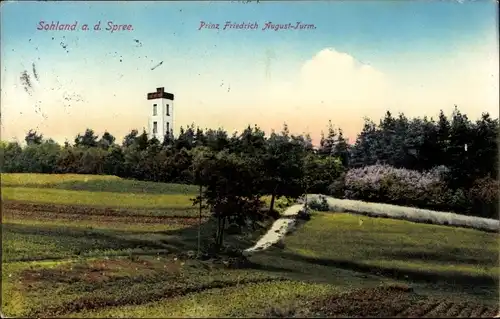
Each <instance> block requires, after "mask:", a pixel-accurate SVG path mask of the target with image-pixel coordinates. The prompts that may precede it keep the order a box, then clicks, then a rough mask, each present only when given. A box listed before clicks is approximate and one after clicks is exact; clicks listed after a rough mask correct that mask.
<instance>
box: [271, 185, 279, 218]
mask: <svg viewBox="0 0 500 319" xmlns="http://www.w3.org/2000/svg"><path fill="white" fill-rule="evenodd" d="M277 190H278V185H276V187H274V190H273V193H272V195H271V205H270V207H269V212H270V213H272V212H273V210H274V201H275V199H276V191H277Z"/></svg>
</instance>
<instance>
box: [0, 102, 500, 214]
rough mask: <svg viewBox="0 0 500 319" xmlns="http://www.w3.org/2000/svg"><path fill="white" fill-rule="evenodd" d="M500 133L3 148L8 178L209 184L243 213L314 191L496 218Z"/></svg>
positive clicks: (186, 137)
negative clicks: (262, 201) (260, 199)
mask: <svg viewBox="0 0 500 319" xmlns="http://www.w3.org/2000/svg"><path fill="white" fill-rule="evenodd" d="M498 133H499V123H498V119H493V118H491V117H490V115H489V114H483V115H482V117H481V118H480V119H477V120H476V121H472V120H470V119H469V118H468V117H467V116H466V115H465V114H462V113H461V112H460V111H459V110H458V108H455V110H454V112H453V114H452V115H451V116H450V117H447V116H445V115H444V113H443V112H442V111H441V112H440V113H439V115H438V117H437V118H436V119H433V118H427V117H423V118H411V119H409V118H407V117H406V116H405V115H404V114H399V115H398V116H397V117H395V116H393V115H392V114H391V113H390V112H387V113H386V114H385V116H384V117H383V118H382V119H381V120H380V121H379V123H378V124H377V123H375V122H373V121H372V120H370V119H365V124H364V127H363V129H362V131H361V132H360V134H359V135H358V137H357V139H356V141H355V143H354V144H353V145H350V144H349V143H347V141H346V139H345V138H344V136H343V134H342V130H341V129H340V128H336V127H334V125H333V124H332V123H331V122H330V123H329V125H328V130H327V132H325V134H323V135H322V138H321V143H320V145H319V146H318V147H314V146H313V144H312V142H311V138H310V137H309V136H307V135H293V134H290V132H289V130H288V127H287V125H286V124H285V125H284V126H283V128H282V130H281V132H272V133H271V134H269V135H268V136H266V134H265V133H264V132H263V131H262V130H261V129H259V127H257V126H254V127H251V126H248V127H247V128H246V129H244V130H243V131H242V132H240V133H234V134H228V132H226V131H225V130H224V129H222V128H220V129H217V130H213V129H205V130H203V129H200V128H198V127H195V125H194V124H193V125H190V126H188V127H187V128H181V129H180V133H179V134H178V136H175V138H173V137H171V136H168V135H167V136H166V137H165V140H164V142H163V143H160V142H159V141H158V140H157V139H155V138H149V137H148V136H147V134H146V132H142V133H140V132H138V131H137V130H132V131H131V132H130V133H129V134H128V135H127V136H126V137H125V138H124V139H123V141H122V142H121V143H118V142H117V141H116V139H115V137H113V135H112V134H111V133H109V132H106V133H104V134H103V135H102V136H100V137H99V136H97V135H96V134H95V132H94V131H93V130H92V129H87V130H86V131H85V132H83V133H82V134H79V135H78V136H76V138H75V139H74V142H73V143H69V142H66V143H65V144H64V145H59V144H57V143H56V142H54V141H53V140H52V139H46V138H45V137H44V136H43V135H42V134H40V133H39V132H36V131H33V130H32V131H30V132H28V133H27V135H26V137H25V142H26V145H24V146H22V145H20V144H19V143H18V142H2V144H1V146H0V147H1V151H2V154H3V156H2V158H3V162H2V163H1V164H2V165H1V170H2V172H30V173H78V174H110V175H117V176H121V177H124V178H132V179H137V180H147V181H158V182H173V183H188V184H197V185H203V186H206V188H205V192H215V193H217V192H219V193H218V194H219V195H220V192H222V189H223V188H224V189H226V190H224V191H225V192H228V190H227V189H229V188H233V189H236V190H232V191H234V192H240V193H238V194H233V195H235V196H236V197H238V196H239V197H241V198H243V197H244V198H246V199H247V201H246V202H241V203H233V204H235V205H236V204H238V205H236V206H238V207H239V206H242V205H243V206H244V205H246V204H247V203H248V201H249V200H250V198H254V199H255V198H257V197H255V196H261V195H263V194H264V195H272V198H273V201H272V204H271V207H273V205H274V199H275V198H279V197H281V196H285V197H298V196H300V195H301V194H304V193H306V192H307V193H322V194H329V195H332V196H335V197H338V198H348V199H358V200H365V201H371V202H384V203H392V204H398V205H405V206H414V207H421V208H429V209H436V210H444V211H453V212H456V213H461V214H467V215H474V216H481V217H488V218H497V217H498V213H497V212H498V200H499V197H498V189H499V188H498V187H499V186H498V162H497V159H498V146H497V145H498V144H497V139H498ZM223 184H224V185H226V186H224V187H222V186H221V185H223ZM215 193H214V194H215ZM211 198H217V196H215V195H213V196H212V197H211ZM211 205H212V206H213V205H217V203H212V204H211ZM236 206H234V207H232V209H236Z"/></svg>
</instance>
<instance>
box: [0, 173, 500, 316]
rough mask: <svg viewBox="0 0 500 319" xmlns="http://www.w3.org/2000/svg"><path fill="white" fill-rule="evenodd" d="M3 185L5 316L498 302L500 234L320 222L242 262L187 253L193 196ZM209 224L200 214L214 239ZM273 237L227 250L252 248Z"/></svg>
mask: <svg viewBox="0 0 500 319" xmlns="http://www.w3.org/2000/svg"><path fill="white" fill-rule="evenodd" d="M1 177H2V222H3V225H2V252H3V253H2V261H3V266H2V268H3V269H2V309H3V310H2V311H3V313H4V314H6V315H8V316H25V317H34V316H38V317H54V316H60V317H206V316H213V317H220V316H238V317H241V316H267V315H270V314H271V315H272V314H274V315H280V314H281V315H288V316H292V315H297V316H304V315H307V316H313V315H319V316H321V315H326V314H328V315H336V316H343V315H356V314H357V315H368V316H370V315H372V316H374V315H387V314H389V315H391V314H392V315H397V314H399V315H404V314H407V315H408V314H410V315H415V316H422V315H425V314H433V315H449V316H455V317H456V316H474V315H475V316H483V317H485V316H490V315H492V314H493V313H494V312H495V310H496V309H495V307H496V306H497V304H498V271H499V267H498V258H499V252H498V244H499V242H498V235H497V234H493V233H486V232H481V231H477V230H472V229H462V228H451V227H444V226H435V225H425V224H415V223H411V222H405V221H400V220H390V219H382V218H371V217H359V216H355V215H350V214H345V213H324V212H321V213H320V212H315V213H313V215H312V219H311V220H310V221H309V222H307V223H305V224H304V225H302V226H300V227H299V228H298V229H297V230H296V231H295V232H294V233H292V234H291V235H289V236H288V237H287V238H286V239H285V241H284V245H282V246H279V247H273V248H271V249H269V250H268V251H265V252H261V253H258V254H255V255H254V256H252V257H251V258H250V260H249V262H248V263H247V264H245V265H239V266H236V265H230V264H226V263H223V262H221V261H217V260H206V261H197V260H192V259H188V258H186V257H185V255H184V253H185V252H186V251H189V250H192V251H195V250H196V245H197V234H198V227H199V224H198V219H197V218H195V217H196V216H197V215H198V211H197V210H196V208H193V207H192V206H191V202H190V201H189V198H191V197H193V194H195V193H196V187H191V186H184V185H173V184H161V183H142V182H136V181H128V180H123V179H120V178H117V177H112V176H111V177H109V176H85V175H36V174H2V176H1ZM96 185H100V186H96ZM89 198H91V199H92V200H90V199H89ZM213 227H214V225H213V223H211V222H210V220H209V219H208V215H207V213H206V212H204V214H203V219H202V225H201V229H200V231H201V234H202V238H204V242H205V241H208V240H210V237H211V234H212V232H213ZM264 232H265V229H259V230H257V231H255V232H253V233H250V234H234V235H229V236H228V238H227V241H228V242H229V243H231V244H232V245H233V246H236V247H239V248H246V247H249V246H251V245H252V244H253V243H254V242H255V241H256V239H257V238H258V237H259V236H261V235H262V234H263V233H264ZM381 285H383V287H390V286H391V285H398V286H400V287H407V286H409V287H411V288H412V289H413V291H412V292H406V290H405V291H404V293H403V292H401V291H400V290H397V289H396V290H394V289H392V290H391V289H389V288H380V286H381ZM377 289H379V290H380V289H381V291H378V290H377ZM403 290H404V289H403ZM359 296H363V298H360V297H359ZM377 298H378V299H377ZM360 302H363V304H360ZM396 304H398V305H399V306H398V307H399V308H398V307H396ZM332 305H334V306H332ZM375 306H376V307H375ZM373 307H375V308H373ZM377 307H378V308H377ZM384 307H385V308H384ZM356 309H357V310H356ZM362 309H369V310H366V311H371V312H368V313H362V311H363V310H362ZM353 311H357V312H355V313H353ZM384 311H385V312H384Z"/></svg>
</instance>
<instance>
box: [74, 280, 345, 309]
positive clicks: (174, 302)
mask: <svg viewBox="0 0 500 319" xmlns="http://www.w3.org/2000/svg"><path fill="white" fill-rule="evenodd" d="M336 291H338V287H333V286H331V285H325V284H313V283H302V282H293V281H276V282H272V281H271V282H262V283H251V284H244V283H243V284H241V285H237V286H232V287H229V288H216V289H210V290H205V291H202V292H200V293H194V294H189V295H187V296H182V297H177V298H173V299H168V300H161V301H157V302H153V303H148V304H145V305H139V306H125V307H114V308H108V309H103V310H100V311H89V312H84V313H78V314H74V317H92V318H99V317H100V318H116V317H135V318H153V317H156V318H166V317H173V318H184V317H198V318H206V317H219V318H220V317H237V318H239V317H249V316H250V317H257V316H260V317H262V316H264V315H265V313H264V311H265V309H267V308H269V307H277V306H282V307H286V306H288V305H289V304H290V303H293V302H295V301H296V300H297V299H303V298H310V297H319V296H323V295H327V294H330V293H333V292H336Z"/></svg>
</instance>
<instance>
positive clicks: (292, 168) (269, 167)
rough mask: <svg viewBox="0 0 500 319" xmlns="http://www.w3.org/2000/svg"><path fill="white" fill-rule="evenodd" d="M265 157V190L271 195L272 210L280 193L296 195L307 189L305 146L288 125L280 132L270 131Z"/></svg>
mask: <svg viewBox="0 0 500 319" xmlns="http://www.w3.org/2000/svg"><path fill="white" fill-rule="evenodd" d="M266 146H267V147H266V153H265V155H264V156H263V163H262V165H263V169H262V172H263V173H264V177H263V182H262V184H263V189H264V190H265V192H266V194H270V195H271V205H270V208H269V210H270V212H272V211H273V209H274V202H275V199H276V198H278V197H281V196H286V197H292V198H297V197H299V196H301V195H302V194H303V192H304V183H303V180H304V179H303V175H304V157H305V145H304V144H303V143H302V142H301V139H300V138H297V137H295V136H290V135H289V131H288V127H287V125H286V124H285V125H284V126H283V131H282V132H281V134H276V133H274V132H272V133H271V135H270V137H269V139H268V140H267V145H266Z"/></svg>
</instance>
